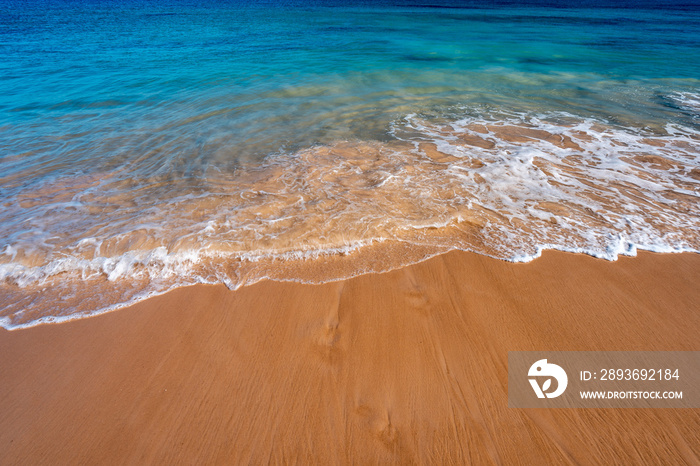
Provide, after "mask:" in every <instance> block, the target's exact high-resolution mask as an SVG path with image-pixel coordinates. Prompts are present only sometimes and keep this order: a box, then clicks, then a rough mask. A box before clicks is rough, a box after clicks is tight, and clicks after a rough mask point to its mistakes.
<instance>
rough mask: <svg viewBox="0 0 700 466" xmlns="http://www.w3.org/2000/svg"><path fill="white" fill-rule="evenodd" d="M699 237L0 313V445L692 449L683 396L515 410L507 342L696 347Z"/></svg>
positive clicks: (699, 332) (666, 459) (267, 455)
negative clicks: (634, 251)
mask: <svg viewBox="0 0 700 466" xmlns="http://www.w3.org/2000/svg"><path fill="white" fill-rule="evenodd" d="M698 283H700V255H698V254H675V255H662V254H650V253H642V254H640V255H639V256H638V257H636V258H621V259H620V260H619V261H617V262H606V261H602V260H598V259H593V258H590V257H587V256H579V255H572V254H566V253H559V252H546V253H545V254H544V256H543V257H542V258H540V259H537V260H535V261H533V262H531V263H528V264H511V263H506V262H501V261H498V260H494V259H489V258H486V257H484V256H479V255H476V254H469V253H461V252H451V253H448V254H444V255H441V256H438V257H435V258H433V259H430V260H428V261H425V262H422V263H420V264H416V265H413V266H409V267H405V268H401V269H398V270H394V271H392V272H388V273H384V274H369V275H364V276H360V277H356V278H352V279H348V280H344V281H339V282H333V283H327V284H324V285H301V284H295V283H281V282H272V281H265V282H260V283H258V284H255V285H252V286H249V287H244V288H242V289H239V290H237V291H230V290H228V289H226V288H225V287H223V286H194V287H189V288H181V289H178V290H175V291H173V292H170V293H167V294H165V295H162V296H159V297H156V298H152V299H149V300H147V301H144V302H141V303H139V304H137V305H134V306H132V307H130V308H128V309H123V310H120V311H116V312H112V313H109V314H104V315H101V316H98V317H93V318H89V319H83V320H79V321H73V322H69V323H65V324H58V325H43V326H39V327H34V328H30V329H25V330H18V331H13V332H7V331H0V354H2V358H0V374H2V375H1V376H0V395H1V396H0V463H1V464H96V463H108V464H112V463H119V464H122V463H127V464H148V463H160V464H240V463H244V464H247V463H251V464H260V463H298V464H351V463H354V464H376V463H382V464H384V463H402V464H412V463H422V464H451V463H453V464H454V463H459V464H463V463H466V462H471V463H475V464H492V463H493V464H562V463H563V464H570V463H580V464H613V463H617V464H639V463H647V464H684V463H685V464H698V462H700V412H699V411H698V410H674V409H607V410H603V409H539V410H533V409H528V410H526V409H515V408H508V402H507V355H508V351H515V350H597V351H600V350H698V349H700V312H698V311H700V286H698Z"/></svg>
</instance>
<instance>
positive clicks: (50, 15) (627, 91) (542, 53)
mask: <svg viewBox="0 0 700 466" xmlns="http://www.w3.org/2000/svg"><path fill="white" fill-rule="evenodd" d="M602 3H603V2H598V3H597V4H596V5H602ZM636 5H637V6H636V7H633V8H630V5H629V4H624V3H622V2H618V3H617V4H616V7H615V8H598V7H597V8H588V9H581V8H560V7H557V8H554V7H552V6H547V5H546V4H545V3H544V2H538V4H536V5H531V6H528V7H522V6H514V5H513V4H509V3H508V2H504V3H501V4H499V5H498V6H496V7H490V8H483V7H480V6H479V4H478V3H475V2H471V3H457V2H447V3H443V6H448V7H449V8H436V7H425V6H420V5H417V4H413V5H410V6H407V3H403V6H396V5H391V4H388V3H384V4H381V5H377V4H374V5H362V4H360V3H349V2H343V3H337V4H335V5H332V6H327V5H325V6H324V5H320V4H319V3H314V2H291V3H284V4H279V3H262V2H260V3H253V4H252V5H251V4H250V3H248V4H247V5H244V4H242V3H239V2H233V1H230V2H216V3H214V2H211V3H197V2H157V3H145V2H126V3H116V2H114V3H109V2H108V3H104V2H95V3H91V2H87V3H72V2H67V3H66V2H60V3H59V2H39V3H25V2H15V1H11V2H8V1H6V0H2V1H0V25H1V26H2V27H1V28H0V31H1V32H0V54H1V55H2V56H3V57H4V58H3V59H2V60H0V91H2V92H0V161H1V162H2V167H3V169H2V171H1V172H0V251H1V252H2V254H0V278H1V279H2V284H0V293H2V296H4V298H3V300H2V303H1V304H0V307H2V310H1V311H0V316H2V325H3V326H4V327H6V328H14V327H17V326H25V325H32V324H35V323H37V322H41V321H47V320H48V321H51V320H60V319H65V318H71V316H73V317H75V316H79V315H85V314H90V313H95V312H101V311H104V310H107V309H111V308H115V307H119V306H121V305H124V304H126V303H129V302H133V301H134V300H138V299H141V298H143V297H145V296H149V295H152V294H154V293H159V292H163V291H165V290H167V289H170V288H172V287H174V286H181V285H186V284H191V283H200V282H205V283H217V282H223V283H226V284H227V285H228V286H230V287H237V286H240V285H243V284H246V283H251V282H253V281H256V280H259V279H261V278H264V277H274V278H277V279H298V280H302V279H303V280H308V281H323V280H327V279H338V278H342V277H344V276H350V275H353V274H357V273H364V272H368V271H380V270H387V269H390V268H392V267H396V266H400V265H403V264H405V263H408V262H412V261H416V260H420V259H422V258H425V257H427V256H429V255H431V254H436V253H439V252H443V251H446V250H450V249H465V250H471V251H475V252H478V253H481V254H486V255H489V256H493V257H498V258H501V259H506V260H513V261H526V260H531V259H532V258H534V257H537V256H538V255H539V253H540V251H541V250H542V249H543V248H556V249H563V250H569V251H578V252H585V253H588V254H592V255H596V256H598V257H602V258H606V259H615V258H616V257H617V255H618V254H634V252H635V251H636V248H643V249H650V250H656V251H666V252H673V251H699V250H700V216H699V215H698V213H699V212H700V209H698V196H699V192H700V190H699V189H698V188H699V186H700V80H698V77H699V76H700V26H698V25H699V24H700V10H698V9H697V8H696V7H694V6H693V5H691V4H685V5H681V4H678V3H671V2H667V3H663V4H661V6H660V7H659V6H658V5H657V7H656V8H651V7H646V9H645V8H640V7H639V4H636ZM456 6H460V8H456ZM621 6H622V7H621ZM632 6H634V5H632ZM389 243H391V244H394V245H397V244H398V245H400V248H403V250H404V251H405V253H402V254H394V255H392V254H387V255H384V254H376V253H375V251H374V249H372V248H376V247H378V245H381V244H389ZM340 254H342V255H345V256H348V257H351V258H352V257H354V258H355V259H357V258H358V257H361V256H362V255H363V254H364V256H362V257H364V258H363V259H361V260H360V259H357V263H356V264H355V265H353V266H352V267H348V266H343V267H335V266H334V267H331V268H330V269H328V270H326V269H324V271H322V272H319V273H318V274H314V275H313V276H310V277H303V276H302V275H303V273H300V272H299V269H298V268H297V265H298V263H299V261H302V262H303V263H304V264H307V265H309V263H310V262H314V261H316V262H318V261H331V262H332V261H333V260H335V259H333V258H337V256H338V255H340ZM350 263H353V262H352V261H351V262H350ZM310 265H313V264H310Z"/></svg>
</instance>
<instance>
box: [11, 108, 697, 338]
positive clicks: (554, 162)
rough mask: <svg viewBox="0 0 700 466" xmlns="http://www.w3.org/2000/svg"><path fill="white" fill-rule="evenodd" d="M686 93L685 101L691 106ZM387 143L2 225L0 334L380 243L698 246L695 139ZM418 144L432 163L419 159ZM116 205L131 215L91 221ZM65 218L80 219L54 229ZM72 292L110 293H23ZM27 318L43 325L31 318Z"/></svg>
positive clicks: (479, 127) (500, 137)
mask: <svg viewBox="0 0 700 466" xmlns="http://www.w3.org/2000/svg"><path fill="white" fill-rule="evenodd" d="M695 97H697V96H695ZM683 99H685V101H687V102H689V103H688V105H694V104H693V103H692V102H693V96H684V97H683ZM513 128H515V130H513ZM528 131H531V132H530V133H528ZM538 131H539V132H544V133H538ZM391 133H392V135H393V136H394V137H395V138H396V140H397V142H395V143H386V144H383V143H378V142H361V141H360V142H339V143H338V144H337V145H335V146H326V147H314V148H310V149H306V150H303V151H299V152H297V153H294V154H289V155H287V156H279V155H278V156H277V157H275V158H270V159H269V160H268V161H267V162H266V165H263V166H262V167H254V168H252V169H250V170H249V171H245V170H242V171H241V172H240V173H237V174H234V175H232V176H233V179H232V180H225V179H224V180H217V183H214V184H213V186H214V187H213V188H208V187H206V186H205V188H206V189H205V188H201V189H199V190H197V191H194V192H185V191H182V190H180V189H179V188H177V186H175V187H174V188H173V191H172V194H173V195H172V196H171V197H170V198H167V199H166V198H164V200H163V201H162V202H161V203H160V204H155V205H150V204H144V205H149V206H150V207H148V208H147V209H143V208H140V207H139V205H140V204H139V203H140V202H145V201H147V200H150V199H153V198H152V197H148V196H150V194H148V193H149V192H148V190H147V189H146V188H147V187H145V188H144V187H140V186H139V187H138V188H139V189H141V190H143V191H144V192H145V193H146V194H144V195H141V194H139V195H141V196H143V198H133V199H131V198H129V197H128V194H129V193H130V192H131V191H129V190H128V189H127V190H126V191H125V192H126V194H124V192H121V191H120V192H116V191H115V192H116V194H115V193H113V192H109V191H107V188H108V187H109V186H107V188H104V189H105V191H104V192H99V191H96V190H94V189H93V190H92V191H91V192H90V195H91V196H95V198H94V199H91V198H90V197H89V196H88V195H87V194H85V193H80V194H79V195H80V196H81V200H80V202H77V201H72V200H69V201H66V200H61V201H60V209H59V208H57V205H53V206H52V205H40V206H38V207H36V208H35V209H36V211H35V215H34V217H32V218H31V219H29V220H26V222H28V223H27V225H29V226H27V227H25V226H22V225H21V224H19V223H14V224H12V228H14V230H10V231H9V232H8V234H7V235H5V237H7V238H12V239H13V240H12V241H8V242H7V244H4V245H0V247H2V256H0V259H1V260H2V262H0V281H2V283H4V284H3V285H0V286H3V287H6V288H5V289H6V290H8V293H9V294H11V295H12V296H14V297H16V299H15V301H13V302H7V303H5V304H4V307H3V309H1V310H0V326H2V327H4V328H7V329H15V328H24V327H27V326H32V325H38V324H40V323H48V322H61V321H65V320H72V319H75V318H80V317H84V316H88V315H94V314H96V313H100V312H106V311H108V310H113V309H117V308H120V307H123V306H125V305H128V304H131V303H133V302H136V301H138V300H141V299H144V298H146V297H149V296H153V295H155V294H160V293H163V292H165V291H167V290H170V289H172V288H173V287H177V286H183V285H189V284H194V283H223V284H225V285H226V286H227V287H229V288H232V289H235V288H237V287H240V286H243V285H247V284H250V283H253V282H255V281H257V280H260V279H262V278H265V277H266V275H265V274H264V273H261V274H249V275H245V274H244V275H238V273H237V271H236V270H237V269H236V264H238V263H239V262H246V263H253V264H255V263H256V262H262V261H266V260H279V261H304V260H314V259H317V258H320V257H323V256H328V255H339V254H343V255H346V254H353V253H354V252H355V251H358V250H361V249H362V248H364V247H366V246H368V245H370V244H374V243H377V242H382V241H387V240H393V241H400V242H404V243H411V244H417V245H432V246H435V247H437V248H439V250H441V251H445V250H449V249H459V250H465V251H473V252H477V253H480V254H485V255H488V256H491V257H495V258H498V259H502V260H507V261H512V262H527V261H531V260H533V259H535V258H537V257H539V256H540V255H541V254H542V251H543V250H546V249H556V250H561V251H568V252H575V253H584V254H588V255H591V256H594V257H599V258H602V259H606V260H616V259H617V257H618V256H620V255H629V256H634V255H636V253H637V250H649V251H656V252H688V251H694V252H699V251H700V215H698V214H699V213H700V212H699V209H698V205H700V202H698V201H700V194H699V193H700V182H699V181H698V179H697V178H698V177H697V173H698V170H700V132H698V131H697V130H696V129H694V128H689V127H683V126H679V125H670V124H669V125H667V126H666V128H665V131H664V130H656V131H655V132H653V131H651V130H649V129H643V128H632V127H621V126H615V125H612V124H608V123H605V122H601V121H597V120H594V119H592V118H579V117H576V116H574V115H570V114H564V113H557V114H546V115H533V114H519V113H503V112H501V113H499V114H498V115H492V114H488V113H487V112H484V113H482V114H477V115H472V116H468V117H464V118H462V119H458V120H454V119H453V120H440V121H436V120H435V119H433V120H427V119H425V118H421V117H420V116H418V115H416V114H411V115H408V116H406V117H404V118H402V119H400V120H397V121H396V122H395V124H394V125H393V127H392V129H391ZM540 134H542V135H543V136H542V137H540V136H538V135H540ZM528 135H529V136H528ZM467 136H468V137H467ZM550 136H551V137H550ZM465 137H467V138H466V139H464V138H465ZM474 138H480V140H481V142H482V143H483V144H474V143H470V142H469V141H470V140H471V141H473V140H474ZM564 138H567V140H570V141H571V143H572V144H569V145H568V146H567V145H564V144H563V141H564ZM426 143H429V144H434V146H435V148H436V150H437V151H439V153H441V154H442V156H441V155H439V154H438V156H437V158H435V157H433V156H431V155H430V154H429V153H428V152H426V150H427V149H426V148H425V147H424V144H426ZM443 156H444V157H443ZM118 181H119V182H118V183H117V182H115V184H114V186H116V187H119V188H120V189H121V187H122V185H123V183H124V182H123V181H121V180H118ZM120 183H121V184H120ZM156 186H160V185H158V183H156ZM110 189H111V188H110ZM114 189H116V188H114ZM139 189H133V191H134V192H137V193H138V192H140V191H139ZM158 189H160V188H158ZM157 192H159V193H160V191H157ZM117 194H118V195H119V196H121V197H120V198H119V199H120V201H119V202H123V201H124V200H125V196H126V201H128V203H130V204H133V207H128V206H122V207H121V209H120V210H119V211H117V212H114V213H111V212H108V213H107V214H104V215H103V214H101V213H100V209H101V208H102V206H104V205H110V203H112V204H113V203H115V202H117V201H114V200H113V199H114V198H116V197H117ZM125 205H126V204H125ZM65 206H71V207H72V208H71V209H66V208H65ZM52 208H55V209H53V210H52ZM90 208H92V209H93V210H92V211H91V212H93V213H91V214H90V215H86V214H85V209H90ZM81 209H83V210H81ZM94 212H96V213H94ZM17 213H18V214H21V213H22V212H21V211H18V212H17ZM71 222H73V223H71ZM75 222H78V223H79V222H83V224H81V227H80V228H74V229H72V230H61V229H60V228H62V226H63V225H64V224H65V225H72V224H74V223H75ZM18 225H19V226H18ZM22 228H25V230H23V229H22ZM474 235H477V236H478V238H479V241H477V242H474V241H472V240H471V239H470V238H473V237H474ZM61 241H63V243H61ZM426 257H427V256H426ZM394 266H397V265H396V264H388V265H386V266H383V265H382V264H378V265H377V266H376V267H375V268H374V269H372V270H371V271H381V270H386V269H388V268H391V267H394ZM363 272H365V271H364V270H357V271H354V272H351V273H350V275H352V274H354V273H357V274H359V273H363ZM276 278H278V279H279V278H280V277H279V276H277V277H276ZM281 278H287V279H289V280H295V277H281ZM336 278H337V277H336ZM71 280H73V281H75V280H78V281H80V280H83V281H90V280H92V281H94V283H98V282H99V283H102V282H106V283H107V284H108V285H109V286H111V287H114V288H115V289H117V290H118V293H114V294H111V295H109V296H110V297H109V298H108V299H107V298H105V299H102V300H101V299H100V296H99V295H98V296H90V297H89V298H90V299H89V304H86V306H89V307H90V308H89V309H80V310H77V311H76V310H71V309H70V308H69V309H66V308H65V307H61V305H60V302H58V304H56V303H53V302H50V300H49V299H48V298H47V299H44V300H42V299H34V298H35V297H36V295H37V293H38V291H37V290H38V289H40V288H42V287H43V288H46V289H47V291H44V292H43V293H44V294H46V295H47V296H49V295H50V293H58V291H60V292H61V293H63V295H61V296H62V299H63V298H65V299H68V300H70V299H72V298H71V296H73V295H72V294H74V295H76V296H77V292H76V291H75V286H76V285H75V283H73V282H71ZM100 280H101V281H100ZM132 282H133V283H135V284H134V285H133V286H132V285H131V283H132ZM23 290H26V292H25V291H23ZM56 290H58V291H56ZM23 293H24V294H23ZM71 293H72V294H71ZM83 293H85V291H84V290H83ZM9 294H8V295H9ZM115 296H116V297H115ZM13 299H14V298H13ZM115 299H116V300H117V301H116V302H115V301H114V300H115ZM109 300H112V301H109ZM47 303H48V304H47ZM41 306H44V307H41ZM35 311H37V312H38V314H37V315H39V317H36V318H32V319H30V320H27V318H26V316H27V315H30V314H32V315H34V314H33V313H35Z"/></svg>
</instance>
